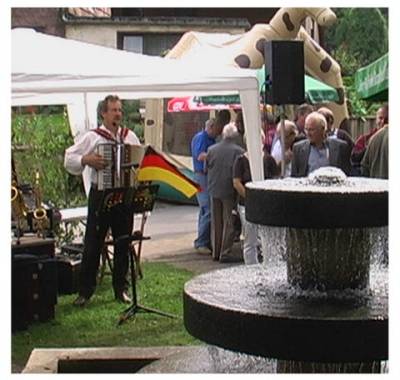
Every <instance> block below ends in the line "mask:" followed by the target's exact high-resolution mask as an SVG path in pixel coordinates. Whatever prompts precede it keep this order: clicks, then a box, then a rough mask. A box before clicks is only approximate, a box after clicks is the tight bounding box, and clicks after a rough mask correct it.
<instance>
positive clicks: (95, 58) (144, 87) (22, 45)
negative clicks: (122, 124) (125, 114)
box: [11, 29, 263, 188]
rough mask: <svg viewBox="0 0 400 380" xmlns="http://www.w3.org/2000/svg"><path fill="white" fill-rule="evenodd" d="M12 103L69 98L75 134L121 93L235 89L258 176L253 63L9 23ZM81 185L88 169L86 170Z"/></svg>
mask: <svg viewBox="0 0 400 380" xmlns="http://www.w3.org/2000/svg"><path fill="white" fill-rule="evenodd" d="M11 37H12V41H11V48H12V81H11V92H12V105H13V106H24V105H50V104H66V105H67V107H68V115H69V120H70V125H71V132H72V134H73V136H74V138H77V137H79V136H80V135H81V134H82V133H84V132H85V131H87V130H89V129H92V128H95V127H97V104H98V102H99V100H101V99H103V98H104V97H105V96H106V95H108V94H117V95H118V96H120V98H122V99H140V98H147V99H148V98H165V97H174V96H186V95H223V94H229V93H230V94H232V92H238V93H239V95H240V101H241V103H242V109H243V116H244V120H245V125H246V126H251V128H247V131H246V134H247V144H248V147H249V156H250V166H251V173H252V178H253V180H261V179H263V165H262V152H261V144H260V141H261V132H260V131H261V125H260V124H261V120H260V111H259V97H258V88H259V85H258V81H257V78H256V73H255V71H253V70H244V69H237V68H234V67H232V68H227V67H226V66H223V67H218V66H217V67H216V66H212V65H210V66H207V64H206V62H200V61H198V60H196V61H195V62H188V61H185V62H181V61H179V60H173V59H167V58H160V57H152V56H145V55H141V54H135V53H130V52H126V51H121V50H116V49H112V48H106V47H101V46H97V45H93V44H88V43H84V42H79V41H74V40H69V39H65V38H60V37H54V36H50V35H46V34H42V33H38V32H35V31H34V30H31V29H13V30H12V33H11ZM84 181H85V187H86V188H87V185H88V176H87V174H85V173H84Z"/></svg>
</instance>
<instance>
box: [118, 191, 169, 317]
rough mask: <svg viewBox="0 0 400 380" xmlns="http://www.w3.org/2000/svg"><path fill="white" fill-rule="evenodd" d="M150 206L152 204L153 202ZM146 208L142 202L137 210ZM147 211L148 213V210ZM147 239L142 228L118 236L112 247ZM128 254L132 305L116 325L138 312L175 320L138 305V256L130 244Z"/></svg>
mask: <svg viewBox="0 0 400 380" xmlns="http://www.w3.org/2000/svg"><path fill="white" fill-rule="evenodd" d="M138 198H139V197H138ZM150 203H151V202H150ZM152 204H154V202H153V203H152ZM131 207H132V209H133V210H134V211H135V206H134V205H132V206H131ZM147 207H149V206H148V204H146V202H145V201H142V202H141V204H140V205H139V207H138V209H140V211H141V212H146V210H147V209H146V208H147ZM150 207H151V208H152V207H153V206H152V205H151V206H150ZM136 211H137V210H136ZM147 211H150V209H148V210H147ZM132 229H133V228H132ZM148 239H150V237H144V236H143V228H142V229H141V231H136V232H134V233H133V234H132V231H131V232H130V234H129V235H123V236H120V237H119V238H117V239H116V240H115V242H114V245H116V244H121V243H122V242H126V241H127V242H129V243H132V242H134V241H138V242H139V245H140V246H141V244H142V241H143V240H148ZM128 254H129V266H130V277H131V287H132V304H131V305H130V306H129V307H128V308H127V309H125V310H124V311H123V312H122V313H121V315H120V318H119V321H118V325H121V324H123V323H124V322H126V321H127V320H128V319H129V318H131V317H133V316H135V315H136V314H137V313H139V312H145V313H153V314H158V315H161V316H164V317H169V318H177V316H176V315H174V314H170V313H166V312H164V311H161V310H157V309H153V308H150V307H146V306H143V305H140V304H139V303H138V299H137V290H136V278H137V273H138V270H137V268H136V266H137V265H138V262H137V260H138V256H137V254H136V251H135V247H134V246H133V245H132V244H129V250H128ZM138 267H139V266H138Z"/></svg>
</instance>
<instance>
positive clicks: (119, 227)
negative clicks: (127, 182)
mask: <svg viewBox="0 0 400 380" xmlns="http://www.w3.org/2000/svg"><path fill="white" fill-rule="evenodd" d="M100 113H101V117H102V119H103V124H102V125H101V126H100V127H99V128H96V129H93V130H90V131H88V132H87V133H86V134H85V135H83V136H82V137H81V138H80V139H78V141H77V142H76V143H75V144H74V145H73V146H71V147H69V148H68V149H67V150H66V151H65V161H64V165H65V168H66V169H67V171H68V172H69V173H71V174H73V175H81V174H82V172H83V170H84V168H85V167H86V166H88V167H89V168H90V179H91V188H90V192H89V198H88V216H87V225H86V232H85V238H84V251H83V257H82V264H81V271H80V278H79V296H78V297H77V298H76V299H75V301H74V305H75V306H85V305H86V304H87V302H88V301H89V299H90V298H91V296H92V295H93V293H94V291H95V288H96V280H97V271H98V268H99V263H100V256H101V252H102V249H103V245H104V240H105V237H106V234H107V231H108V229H109V228H111V233H112V237H113V240H114V242H115V243H116V244H115V246H114V266H113V273H112V285H113V289H114V295H115V298H116V299H117V300H118V301H121V302H124V303H130V302H131V299H130V298H129V296H128V294H127V289H128V282H127V280H126V276H127V272H128V267H129V256H128V249H129V244H130V243H129V241H128V240H126V239H125V240H121V241H120V242H118V238H119V237H121V236H124V235H125V236H126V235H130V234H131V231H132V227H133V226H132V223H133V211H132V210H131V208H129V207H128V206H127V205H125V204H124V203H120V204H117V205H115V206H113V207H112V208H110V210H109V211H108V212H104V213H103V212H99V209H100V208H101V202H102V201H103V198H104V193H103V192H104V190H100V189H99V188H102V187H101V186H99V184H98V178H99V176H98V173H99V172H101V171H103V170H104V169H106V168H107V167H109V160H108V159H106V158H105V157H103V156H102V155H100V154H99V153H98V147H99V146H100V145H102V144H115V146H118V145H121V144H128V145H140V141H139V139H138V137H137V136H136V135H135V133H134V132H132V131H131V130H129V129H128V128H124V127H121V125H120V124H121V120H122V105H121V101H120V99H119V98H118V96H113V95H109V96H107V97H106V98H105V99H104V100H103V102H102V105H101V109H100Z"/></svg>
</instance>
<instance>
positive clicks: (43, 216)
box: [33, 170, 49, 238]
mask: <svg viewBox="0 0 400 380" xmlns="http://www.w3.org/2000/svg"><path fill="white" fill-rule="evenodd" d="M48 226H49V220H48V218H47V212H46V210H45V209H44V207H43V206H42V192H41V189H40V175H39V170H36V174H35V210H34V211H33V229H34V230H36V231H37V236H38V237H40V236H41V237H43V238H45V234H44V230H45V229H46V228H48Z"/></svg>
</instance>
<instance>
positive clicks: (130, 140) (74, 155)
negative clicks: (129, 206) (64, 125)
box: [64, 125, 140, 183]
mask: <svg viewBox="0 0 400 380" xmlns="http://www.w3.org/2000/svg"><path fill="white" fill-rule="evenodd" d="M100 129H104V130H106V131H107V132H109V133H110V135H111V136H112V137H113V138H114V139H115V140H116V141H117V142H122V139H121V137H120V136H121V130H122V128H121V127H119V128H118V131H117V135H116V136H114V135H113V134H112V133H111V132H110V131H109V130H108V129H107V128H106V127H105V126H104V125H101V126H100ZM123 142H124V144H129V145H140V141H139V139H138V138H137V136H136V135H135V133H134V132H132V131H131V130H129V131H128V134H127V135H126V137H125V139H124V141H123ZM104 143H110V140H107V139H106V138H105V137H103V136H100V135H99V134H97V133H96V132H93V131H88V132H86V133H85V134H84V135H83V136H82V137H81V138H80V139H79V140H78V141H77V142H76V143H75V144H74V145H72V146H71V147H69V148H68V149H66V150H65V157H64V166H65V168H66V169H67V171H68V172H69V173H71V174H74V175H81V174H82V172H83V169H84V168H85V167H84V166H83V165H82V156H84V155H86V154H91V153H94V152H95V149H96V147H97V145H99V144H104ZM89 169H90V180H91V182H92V183H97V173H96V172H97V171H96V169H94V168H91V167H89Z"/></svg>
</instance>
